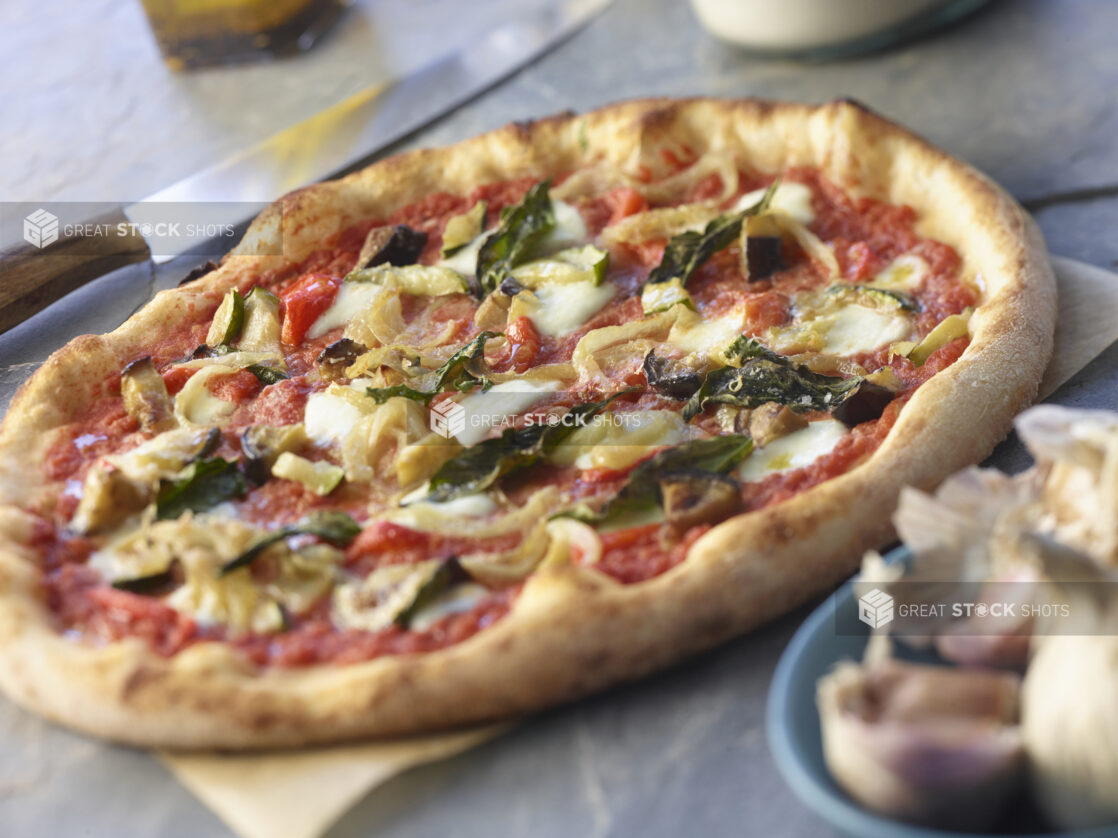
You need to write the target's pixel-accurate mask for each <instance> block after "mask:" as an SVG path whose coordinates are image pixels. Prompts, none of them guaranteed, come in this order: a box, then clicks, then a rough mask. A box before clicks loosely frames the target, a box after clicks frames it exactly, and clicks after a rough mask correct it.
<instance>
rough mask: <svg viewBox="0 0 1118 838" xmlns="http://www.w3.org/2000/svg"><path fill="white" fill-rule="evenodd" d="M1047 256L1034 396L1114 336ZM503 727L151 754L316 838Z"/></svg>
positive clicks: (259, 825)
mask: <svg viewBox="0 0 1118 838" xmlns="http://www.w3.org/2000/svg"><path fill="white" fill-rule="evenodd" d="M1052 264H1053V267H1054V268H1055V270H1056V276H1057V279H1058V281H1059V301H1060V302H1059V319H1058V325H1057V328H1056V350H1055V353H1054V354H1053V359H1052V363H1051V365H1050V366H1049V368H1048V372H1047V373H1046V374H1045V377H1044V380H1043V382H1042V383H1041V387H1040V396H1039V398H1040V399H1044V398H1047V397H1048V396H1050V395H1051V394H1052V393H1053V392H1054V391H1055V390H1056V389H1057V388H1059V386H1060V385H1061V384H1063V383H1064V382H1065V381H1067V380H1068V379H1069V378H1071V376H1073V375H1074V374H1075V373H1076V372H1078V371H1079V370H1081V369H1082V368H1083V367H1084V366H1086V365H1087V364H1088V363H1089V362H1090V361H1091V360H1092V359H1093V358H1095V357H1096V356H1097V355H1098V354H1099V353H1100V352H1102V351H1103V350H1104V349H1106V348H1107V347H1108V346H1110V345H1111V344H1112V343H1114V342H1115V341H1116V340H1118V275H1116V274H1113V273H1110V272H1108V271H1104V270H1102V269H1100V268H1096V267H1093V266H1091V265H1085V264H1083V263H1082V262H1076V261H1073V260H1071V259H1064V258H1060V257H1054V258H1053V259H1052ZM508 727H509V726H508V725H496V726H489V727H483V728H475V729H472V730H468V731H464V732H459V733H454V734H449V735H442V736H427V737H422V738H416V739H408V740H400V741H394V742H383V743H372V744H362V745H353V746H347V747H338V748H315V749H308V750H302V751H297V752H290V753H279V754H270V755H262V756H220V755H179V754H167V753H161V754H159V755H158V756H159V758H160V759H161V760H162V761H163V762H164V763H165V764H166V765H167V766H168V768H170V770H171V771H172V772H173V773H174V775H175V776H176V777H178V779H179V780H180V781H181V782H182V783H183V784H184V785H185V786H186V787H187V788H188V789H190V790H191V791H192V792H193V793H194V794H195V795H197V797H198V798H199V800H201V801H202V802H203V803H204V804H206V805H207V806H208V807H210V809H212V810H213V811H214V812H215V813H216V814H217V815H218V816H219V817H220V818H221V819H222V820H223V821H225V823H227V824H228V825H229V826H230V828H231V829H233V831H234V832H236V833H237V834H238V835H240V836H241V838H318V836H321V835H322V834H323V833H324V832H325V831H326V830H327V829H329V827H330V826H331V825H332V824H333V823H334V822H335V821H337V819H338V818H339V817H341V816H342V814H344V813H345V812H346V810H347V809H349V808H350V807H351V806H353V805H354V804H356V803H357V802H358V801H359V800H360V799H361V798H362V797H364V796H365V795H366V794H368V793H369V791H371V790H372V789H374V788H376V787H377V786H379V785H380V784H382V783H384V782H386V781H387V780H389V779H391V778H392V777H394V776H395V775H397V774H400V773H401V772H403V771H406V770H407V769H409V768H412V767H414V766H417V765H422V764H424V763H429V762H434V761H436V760H439V759H443V758H446V757H450V756H453V755H454V754H458V753H461V752H462V751H465V750H467V749H469V748H471V747H473V746H474V745H477V744H480V743H482V742H485V741H487V740H489V739H492V738H493V737H495V736H497V735H499V734H500V733H501V732H503V731H504V730H507V729H508Z"/></svg>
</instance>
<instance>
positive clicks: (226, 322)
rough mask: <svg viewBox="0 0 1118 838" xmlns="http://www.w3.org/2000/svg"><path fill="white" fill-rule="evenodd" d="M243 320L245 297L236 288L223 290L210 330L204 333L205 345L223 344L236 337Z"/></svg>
mask: <svg viewBox="0 0 1118 838" xmlns="http://www.w3.org/2000/svg"><path fill="white" fill-rule="evenodd" d="M244 322H245V298H244V297H242V296H241V292H240V291H238V290H237V289H236V288H230V289H229V290H228V291H226V292H225V297H224V298H223V299H222V301H221V305H219V306H218V307H217V311H216V312H215V313H214V319H213V322H211V323H210V330H209V332H207V333H206V346H225V345H228V344H230V343H232V342H233V341H234V340H236V339H237V335H239V334H240V333H241V327H242V326H244Z"/></svg>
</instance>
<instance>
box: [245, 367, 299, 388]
mask: <svg viewBox="0 0 1118 838" xmlns="http://www.w3.org/2000/svg"><path fill="white" fill-rule="evenodd" d="M245 369H246V370H248V371H249V372H251V373H252V374H253V375H255V376H256V380H257V381H259V382H260V383H261V384H264V385H268V384H275V383H276V382H277V381H284V380H286V379H287V377H288V375H287V373H285V372H284V371H283V370H280V369H276V368H275V367H269V366H267V365H265V364H249V365H248V366H247V367H245Z"/></svg>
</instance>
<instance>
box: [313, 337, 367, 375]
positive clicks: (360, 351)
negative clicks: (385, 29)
mask: <svg viewBox="0 0 1118 838" xmlns="http://www.w3.org/2000/svg"><path fill="white" fill-rule="evenodd" d="M366 352H368V349H367V348H366V347H365V346H363V345H362V344H360V343H358V342H357V341H355V340H353V339H351V338H342V339H341V340H336V341H334V342H333V343H332V344H330V345H329V346H327V347H326V348H325V349H323V350H322V352H320V353H319V355H318V358H316V359H315V361H316V362H317V363H318V372H319V374H320V375H321V376H322V377H323V378H324V379H326V380H327V381H335V380H337V379H340V378H344V377H345V371H346V368H347V367H349V366H351V365H352V364H353V362H354V361H356V360H357V359H358V358H359V357H360V356H362V355H364V354H365V353H366Z"/></svg>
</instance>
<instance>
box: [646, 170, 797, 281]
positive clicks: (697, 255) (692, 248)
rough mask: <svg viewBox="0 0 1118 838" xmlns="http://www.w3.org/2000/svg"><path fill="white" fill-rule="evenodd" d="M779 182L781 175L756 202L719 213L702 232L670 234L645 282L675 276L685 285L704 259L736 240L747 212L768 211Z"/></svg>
mask: <svg viewBox="0 0 1118 838" xmlns="http://www.w3.org/2000/svg"><path fill="white" fill-rule="evenodd" d="M779 184H780V179H779V178H777V179H776V180H774V181H773V182H772V184H771V185H770V186H769V188H768V189H766V190H765V194H764V195H763V196H762V197H761V200H759V201H758V202H757V203H756V204H754V205H753V206H751V207H748V208H747V209H744V210H742V211H741V212H735V213H733V214H732V215H720V216H718V218H715V219H714V220H713V221H711V222H709V223H708V224H707V225H706V227H705V228H704V229H703V231H702V232H701V233H700V232H698V231H697V230H688V231H687V232H685V233H680V234H679V235H678V236H672V238H671V239H670V240H669V241H668V246H667V247H666V248H664V256H663V258H662V259H661V260H660V264H659V265H657V266H656V267H655V268H653V269H652V273H650V274H649V275H648V281H647V282H646V284H647V285H655V284H657V283H660V282H670V281H671V280H673V279H677V278H678V279H679V281H680V282H681V283H682V284H683V285H686V284H687V280H688V279H690V278H691V274H693V273H694V272H695V271H697V270H698V269H699V268H700V267H701V266H702V264H703V263H704V262H706V261H707V259H709V258H710V257H711V256H713V255H714V254H715V253H717V252H718V251H719V250H722V249H724V248H726V247H729V246H730V245H731V244H733V243H734V242H735V241H737V238H738V236H739V235H741V225H742V222H743V221H744V220H745V218H746V216H750V215H761V214H762V213H764V212H767V211H768V208H769V205H770V204H771V203H772V198H773V195H774V194H776V188H777V186H778V185H779Z"/></svg>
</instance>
